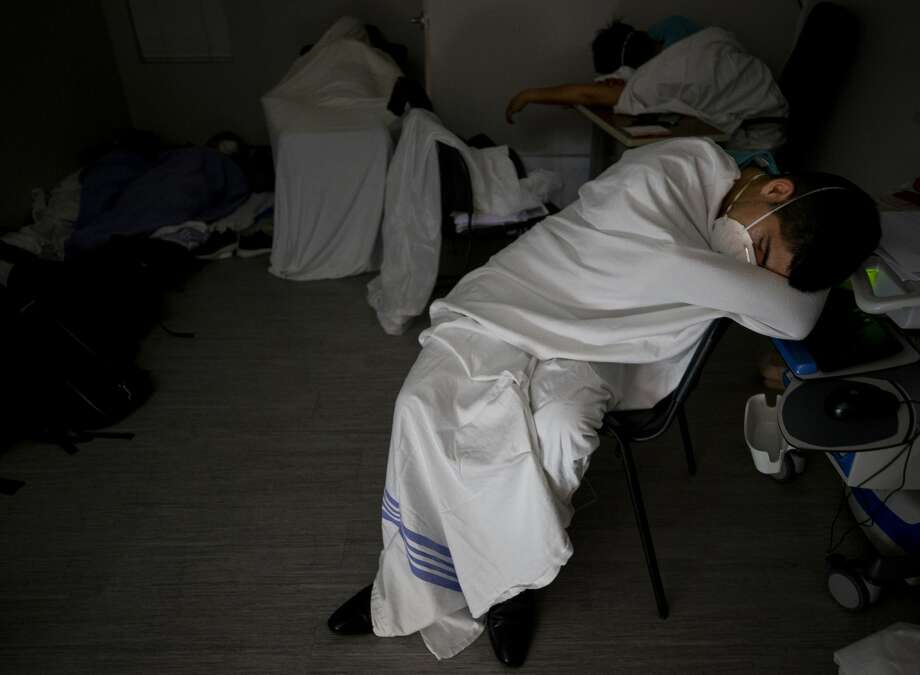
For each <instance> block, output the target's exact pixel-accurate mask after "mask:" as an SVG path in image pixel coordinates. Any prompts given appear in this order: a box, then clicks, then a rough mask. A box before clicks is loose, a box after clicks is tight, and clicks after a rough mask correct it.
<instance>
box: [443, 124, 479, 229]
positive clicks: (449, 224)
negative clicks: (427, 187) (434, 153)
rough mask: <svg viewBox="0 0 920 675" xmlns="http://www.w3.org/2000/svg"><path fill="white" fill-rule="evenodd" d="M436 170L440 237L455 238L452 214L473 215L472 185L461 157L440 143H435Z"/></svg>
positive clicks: (468, 172) (454, 149) (457, 152)
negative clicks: (439, 196) (439, 185)
mask: <svg viewBox="0 0 920 675" xmlns="http://www.w3.org/2000/svg"><path fill="white" fill-rule="evenodd" d="M437 148H438V170H439V172H440V175H441V236H443V237H445V238H447V239H451V238H456V236H457V230H456V227H455V226H454V219H453V217H452V216H451V214H452V213H454V212H460V213H468V214H470V217H471V218H472V213H473V183H472V180H471V178H470V170H469V168H468V167H467V165H466V161H465V160H464V159H463V155H462V154H460V151H459V150H457V148H454V147H452V146H450V145H447V144H446V143H442V142H441V141H438V142H437Z"/></svg>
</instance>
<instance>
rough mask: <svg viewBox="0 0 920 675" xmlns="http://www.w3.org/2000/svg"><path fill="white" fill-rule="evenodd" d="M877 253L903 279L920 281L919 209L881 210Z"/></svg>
mask: <svg viewBox="0 0 920 675" xmlns="http://www.w3.org/2000/svg"><path fill="white" fill-rule="evenodd" d="M881 224H882V241H881V243H880V244H879V248H878V253H879V255H880V256H881V257H882V258H883V259H884V260H885V262H887V263H888V264H889V265H890V266H891V267H892V269H893V270H894V271H895V272H897V273H898V275H899V276H900V277H901V278H902V279H904V280H910V281H920V210H917V211H882V213H881Z"/></svg>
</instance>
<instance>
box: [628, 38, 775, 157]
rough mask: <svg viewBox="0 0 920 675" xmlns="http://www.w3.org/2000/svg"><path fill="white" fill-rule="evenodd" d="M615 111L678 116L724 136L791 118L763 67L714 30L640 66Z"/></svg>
mask: <svg viewBox="0 0 920 675" xmlns="http://www.w3.org/2000/svg"><path fill="white" fill-rule="evenodd" d="M614 110H615V111H616V112H618V113H622V114H625V115H638V114H641V113H663V112H675V113H681V114H683V115H690V116H692V117H698V118H699V119H701V120H703V121H704V122H706V123H707V124H710V125H712V126H714V127H716V128H717V129H720V130H721V131H724V132H725V133H727V134H734V133H735V131H736V130H737V129H738V127H739V126H740V125H741V122H742V121H743V120H746V119H751V118H756V117H786V116H787V115H788V114H789V106H788V104H787V103H786V99H785V97H783V94H782V92H781V91H780V90H779V87H778V86H777V84H776V82H775V81H774V79H773V75H772V73H771V72H770V69H769V68H768V67H767V66H766V64H765V63H763V61H761V60H760V59H758V58H757V57H755V56H752V55H751V54H749V53H748V52H747V51H745V49H744V48H743V47H742V46H741V44H740V43H739V42H738V40H737V39H736V38H735V36H734V35H732V34H731V33H729V32H728V31H726V30H723V29H721V28H717V27H711V28H705V29H703V30H701V31H699V32H697V33H694V34H693V35H691V36H689V37H686V38H684V39H683V40H680V41H679V42H676V43H674V44H673V45H671V46H670V47H668V48H667V49H665V50H663V51H662V52H661V53H660V54H658V55H657V56H655V57H654V58H652V59H650V60H649V61H647V62H646V63H644V64H643V65H642V66H640V67H639V68H638V69H637V70H636V72H635V73H634V74H633V76H632V77H630V78H629V80H628V81H627V83H626V87H625V88H624V89H623V93H622V94H621V95H620V100H619V101H618V102H617V104H616V106H614ZM776 140H777V141H778V140H781V139H776ZM758 141H759V142H761V143H762V142H764V141H763V139H762V138H758ZM733 147H735V146H734V145H733ZM758 147H767V146H763V145H760V146H758Z"/></svg>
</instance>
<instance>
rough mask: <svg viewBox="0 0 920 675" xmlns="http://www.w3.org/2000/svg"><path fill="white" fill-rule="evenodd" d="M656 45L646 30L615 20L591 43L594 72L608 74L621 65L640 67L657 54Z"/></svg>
mask: <svg viewBox="0 0 920 675" xmlns="http://www.w3.org/2000/svg"><path fill="white" fill-rule="evenodd" d="M624 44H625V48H624ZM655 47H656V45H655V41H654V40H652V38H650V37H649V36H648V34H647V33H645V32H644V31H641V30H636V29H635V28H633V27H632V26H630V25H629V24H625V23H623V22H622V21H619V20H614V21H612V22H611V23H610V25H609V26H607V27H606V28H602V29H601V30H599V31H597V35H596V36H595V37H594V41H593V42H592V43H591V54H592V56H593V57H594V72H596V73H599V74H603V75H606V74H607V73H612V72H613V71H615V70H616V69H617V68H619V67H620V66H629V67H630V68H638V67H639V66H641V65H642V64H643V63H645V62H646V61H648V60H649V59H650V58H652V57H653V56H655V51H656V50H655Z"/></svg>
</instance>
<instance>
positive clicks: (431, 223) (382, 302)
mask: <svg viewBox="0 0 920 675" xmlns="http://www.w3.org/2000/svg"><path fill="white" fill-rule="evenodd" d="M438 142H441V143H444V144H446V145H449V146H451V147H453V148H456V149H457V150H459V151H460V154H461V155H462V156H463V159H464V161H465V162H466V165H467V168H468V169H469V171H470V181H471V183H472V186H473V210H474V211H475V212H476V213H485V214H490V215H495V216H508V215H511V214H516V213H519V212H520V211H523V210H525V209H531V208H535V207H538V206H541V202H540V199H539V198H538V197H537V196H536V195H535V194H534V193H533V191H531V190H530V189H529V188H528V184H527V183H526V179H525V180H524V181H522V180H519V179H518V177H517V173H516V171H515V168H514V164H513V163H512V161H511V158H510V157H509V156H508V147H507V146H504V145H503V146H498V147H494V148H484V149H476V148H470V147H468V146H467V145H466V144H465V143H464V142H463V141H461V140H460V139H459V138H457V137H456V136H455V135H454V134H452V133H451V132H450V131H448V130H447V129H445V128H444V125H443V124H442V123H441V121H440V120H439V119H438V117H437V116H436V115H434V114H433V113H430V112H428V111H426V110H412V111H411V112H410V113H409V114H408V115H407V116H406V119H405V121H404V123H403V128H402V133H401V134H400V138H399V144H398V145H397V146H396V152H395V154H394V156H393V160H392V162H391V163H390V169H389V171H388V172H387V186H386V212H385V214H384V218H383V229H382V235H383V259H382V261H381V264H380V276H378V277H376V278H375V279H373V280H372V281H371V282H370V283H369V284H368V293H367V299H368V302H369V303H370V305H371V307H373V308H374V310H375V311H376V312H377V319H378V320H379V321H380V325H381V326H382V327H383V330H384V331H386V332H387V333H389V334H390V335H399V334H401V333H402V332H403V331H405V330H406V326H407V325H408V324H409V322H410V321H411V320H412V319H413V318H414V317H416V316H418V315H419V314H421V313H422V312H424V311H425V306H426V305H427V304H428V299H429V297H430V296H431V291H432V290H433V289H434V284H435V281H436V279H437V276H438V262H439V259H440V255H441V179H440V172H439V170H438V153H437V143H438Z"/></svg>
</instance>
